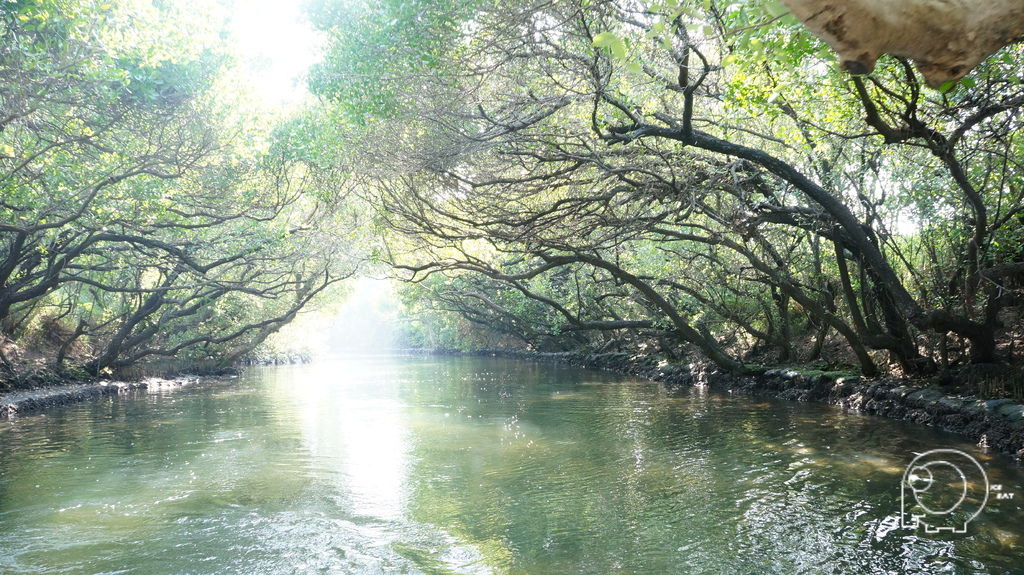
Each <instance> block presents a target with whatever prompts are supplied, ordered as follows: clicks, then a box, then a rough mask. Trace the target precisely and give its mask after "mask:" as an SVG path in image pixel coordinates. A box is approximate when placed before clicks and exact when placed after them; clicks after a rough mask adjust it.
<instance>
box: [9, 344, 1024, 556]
mask: <svg viewBox="0 0 1024 575" xmlns="http://www.w3.org/2000/svg"><path fill="white" fill-rule="evenodd" d="M935 448H956V449H963V450H965V451H968V452H970V453H971V454H973V455H975V456H977V457H978V458H979V459H980V460H981V461H982V464H983V465H984V466H985V468H986V470H987V472H988V474H989V477H990V479H991V481H992V483H998V484H1002V485H1003V486H1004V489H1005V490H1006V491H1008V492H1015V497H1016V499H1014V500H1008V501H1007V500H1003V501H991V502H990V503H989V505H988V507H987V508H986V510H985V512H984V513H982V515H981V516H980V517H979V518H978V519H976V520H975V521H974V522H973V523H972V524H971V525H970V528H969V530H968V532H967V534H964V535H951V534H944V535H941V536H935V535H926V534H924V533H916V532H913V531H909V530H906V529H901V528H899V525H898V517H899V511H900V507H899V494H900V489H899V484H900V479H901V476H902V473H903V470H904V466H906V464H907V463H908V462H909V461H910V460H911V459H913V457H914V454H915V453H920V452H923V451H926V450H929V449H935ZM1022 498H1024V472H1022V470H1021V468H1019V467H1017V466H1015V465H1014V464H1013V462H1012V461H1011V460H1010V459H1009V458H1008V457H1005V456H999V455H987V454H984V453H981V452H980V451H979V450H978V449H976V448H975V447H973V446H971V445H969V444H966V443H965V442H964V441H962V440H961V439H959V438H958V437H956V436H953V435H950V434H945V433H942V432H938V431H934V430H930V429H927V428H922V427H918V426H912V425H907V424H902V423H899V422H894V421H889V420H885V419H881V418H876V417H865V416H860V415H856V414H846V413H843V412H841V411H839V410H837V409H833V408H830V407H826V406H821V405H805V404H796V403H789V402H770V401H765V400H760V399H751V398H747V397H733V396H729V395H724V394H716V393H708V392H706V391H704V390H701V389H691V390H681V391H666V390H665V389H664V388H662V387H660V386H659V385H657V384H653V383H648V382H638V381H633V380H629V379H627V378H622V377H618V376H614V375H610V374H605V373H601V372H593V371H585V370H576V369H569V368H563V367H558V366H552V365H537V364H529V363H520V362H514V361H506V360H497V359H465V358H463V359H450V358H412V359H409V358H404V359H399V358H363V359H353V360H345V361H339V362H335V363H330V364H322V365H315V366H304V367H286V368H274V369H265V370H255V371H252V372H250V373H249V374H247V375H246V376H244V377H243V378H241V380H240V381H238V382H234V383H230V384H210V385H207V386H199V387H196V388H193V389H186V390H180V391H177V392H152V393H147V392H139V393H136V394H134V395H130V396H125V397H114V398H107V399H105V400H101V401H98V402H95V403H87V404H80V405H74V406H68V407H64V408H57V409H53V410H50V411H48V412H46V413H45V414H43V415H38V416H30V417H22V418H18V419H14V420H12V421H4V422H0V573H3V574H5V575H6V574H10V575H16V574H29V573H31V574H37V573H55V574H56V573H61V574H101V573H102V574H122V573H124V574H128V573H131V574H140V575H158V574H186V573H187V574H223V573H244V574H286V573H287V574H290V573H303V574H304V573H309V574H312V573H346V574H349V573H352V574H371V573H381V574H385V573H386V574H391V573H425V574H450V573H480V574H485V573H509V574H524V575H525V574H530V575H541V574H552V575H554V574H558V575H564V574H574V573H579V574H612V573H615V574H628V573H636V574H668V573H682V574H690V573H695V574H699V573H708V574H711V573H714V574H719V573H723V574H724V573H730V574H732V573H779V574H783V573H784V574H790V573H893V574H902V573H997V574H1004V573H1024V511H1022V502H1021V499H1022Z"/></svg>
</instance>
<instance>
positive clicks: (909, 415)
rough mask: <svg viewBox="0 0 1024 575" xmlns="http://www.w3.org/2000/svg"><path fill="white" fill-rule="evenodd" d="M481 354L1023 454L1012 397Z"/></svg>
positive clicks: (630, 361)
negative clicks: (841, 414)
mask: <svg viewBox="0 0 1024 575" xmlns="http://www.w3.org/2000/svg"><path fill="white" fill-rule="evenodd" d="M480 353H481V354H484V355H494V356H498V357H509V358H515V359H525V360H532V361H555V362H558V363H565V364H568V365H573V366H577V367H584V368H590V369H602V370H607V371H614V372H616V373H621V374H624V375H631V376H635V377H640V378H644V379H650V380H653V381H660V382H664V383H665V384H666V385H669V386H689V385H704V386H707V387H709V388H711V389H716V390H719V391H725V392H729V393H742V394H745V395H754V396H761V397H776V398H780V399H788V400H794V401H816V402H821V403H828V404H831V405H836V406H839V407H843V408H846V409H850V410H854V411H857V412H859V413H865V414H871V415H880V416H882V417H888V418H891V419H899V420H904V421H910V422H913V423H918V424H922V425H930V426H934V427H938V428H940V429H943V430H946V431H950V432H953V433H957V434H960V435H963V436H965V437H967V438H969V439H970V440H972V441H975V442H977V443H978V444H979V445H982V446H985V447H988V448H991V449H994V450H998V451H1002V452H1006V453H1010V454H1013V455H1014V456H1016V457H1017V458H1018V459H1024V405H1021V404H1020V403H1016V402H1014V401H1012V400H1009V399H990V400H984V399H977V398H974V397H959V396H954V395H947V394H945V393H943V392H941V391H939V390H938V389H935V388H933V387H927V386H925V385H922V384H921V383H919V382H914V381H908V380H899V379H862V378H860V377H855V376H848V375H845V374H842V373H838V372H823V371H797V370H792V369H776V370H768V371H767V372H766V373H765V374H764V375H760V376H734V375H731V374H728V373H722V372H720V371H717V370H715V369H714V368H711V367H708V366H704V365H692V364H691V365H679V364H667V363H665V362H660V361H659V360H657V359H656V358H651V357H645V356H634V355H630V354H627V353H606V354H578V353H571V352H566V353H538V352H529V351H520V350H511V351H508V350H492V351H485V352H480Z"/></svg>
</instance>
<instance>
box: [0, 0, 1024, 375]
mask: <svg viewBox="0 0 1024 575" xmlns="http://www.w3.org/2000/svg"><path fill="white" fill-rule="evenodd" d="M187 12H188V10H185V9H183V8H182V7H181V6H180V5H178V4H176V3H173V2H168V3H153V4H149V3H145V2H142V3H136V2H129V1H127V0H125V1H123V2H99V1H94V0H62V1H61V2H54V1H51V0H23V1H18V2H8V3H5V4H4V7H3V8H2V9H0V33H2V34H3V37H4V43H3V45H2V47H0V77H2V78H3V80H2V82H0V99H2V102H3V108H2V115H0V178H2V182H3V183H2V192H0V329H2V332H3V334H5V336H6V337H8V338H11V339H13V340H15V341H25V340H26V338H31V337H36V338H44V339H45V338H49V339H50V340H52V341H51V342H50V343H51V344H52V345H53V346H54V348H55V349H56V350H57V353H56V354H55V357H54V358H53V360H54V361H55V363H56V364H58V365H63V364H64V363H66V362H68V361H71V362H72V363H76V364H77V365H78V366H79V367H81V368H83V369H85V370H87V371H89V372H91V373H94V374H98V373H103V372H105V371H109V370H112V369H117V368H119V367H123V366H127V365H131V364H134V363H138V362H140V361H146V360H147V359H152V358H155V357H179V358H195V359H197V360H199V359H201V360H208V361H213V362H216V363H219V364H222V365H227V364H230V363H231V362H233V361H237V360H238V359H239V358H241V357H243V356H245V355H246V354H248V353H251V351H252V350H253V349H254V348H255V347H256V346H258V345H260V343H261V342H263V341H264V340H266V338H267V337H269V336H270V335H271V334H272V333H273V332H275V331H276V330H278V329H279V328H280V327H282V326H283V325H285V324H286V323H288V322H289V321H291V320H293V319H294V318H295V317H296V316H297V314H299V312H300V310H302V309H303V308H304V307H305V306H307V304H309V303H310V302H311V301H313V300H314V299H315V298H316V297H317V296H318V294H322V293H324V292H325V290H328V289H329V288H330V287H331V286H332V285H335V284H337V283H338V282H340V281H341V280H342V279H344V278H346V277H348V276H350V275H352V274H354V273H356V272H357V270H359V269H364V268H374V269H376V270H377V271H378V273H385V272H383V271H382V270H389V271H387V272H386V273H390V274H391V275H393V276H394V277H396V278H399V279H401V280H404V281H405V282H407V283H406V285H405V286H404V288H403V289H402V293H403V297H404V301H405V306H406V312H407V314H408V317H409V319H410V322H411V325H412V326H413V327H411V328H410V334H409V335H410V337H411V338H412V339H411V341H412V342H413V343H414V344H415V345H423V346H431V347H451V348H473V347H491V346H517V347H526V348H530V349H536V350H541V351H565V350H575V351H580V350H583V351H587V352H602V351H623V352H629V353H640V354H650V355H660V356H662V357H664V358H665V359H666V360H669V361H697V360H706V361H710V362H712V363H714V364H716V365H717V366H718V367H719V368H721V369H724V370H727V371H730V372H733V373H756V372H759V371H762V370H764V369H765V368H766V367H768V366H772V365H779V364H788V363H807V362H810V363H820V364H824V365H828V366H831V367H836V368H842V369H848V370H851V371H859V372H861V373H863V374H867V375H876V374H881V373H900V374H905V375H913V376H917V375H929V374H933V373H936V372H939V371H950V370H956V369H961V368H970V367H971V366H975V365H978V364H1004V365H1006V364H1012V363H1014V362H1016V361H1018V358H1017V356H1018V355H1019V351H1018V350H1017V347H1019V340H1020V338H1021V337H1022V335H1024V331H1022V327H1024V326H1022V322H1021V313H1020V304H1021V290H1022V286H1024V249H1022V247H1021V246H1022V243H1021V240H1022V237H1021V236H1022V231H1021V230H1022V229H1024V225H1022V224H1024V184H1022V182H1024V173H1022V166H1021V163H1020V159H1021V158H1022V151H1021V147H1022V142H1021V140H1020V136H1019V129H1018V128H1019V122H1020V114H1021V106H1022V104H1024V89H1022V87H1021V86H1022V85H1024V82H1022V80H1021V74H1022V71H1021V68H1020V65H1019V62H1020V57H1021V50H1022V48H1021V47H1020V45H1019V44H1010V45H1009V46H1006V47H1003V48H1001V49H1000V50H998V51H997V52H995V53H994V54H992V55H991V56H990V57H988V58H987V59H985V60H984V61H982V62H981V63H980V65H978V67H977V68H974V69H973V70H971V71H970V72H969V73H967V70H966V69H964V70H959V71H957V72H956V73H953V72H952V71H949V70H947V72H949V73H950V74H951V76H950V77H951V78H952V79H958V78H960V77H961V76H964V74H966V76H964V77H963V78H962V79H961V80H959V81H958V82H956V83H953V82H944V83H942V85H940V86H939V89H934V88H933V87H929V82H930V83H931V86H935V85H936V82H934V81H932V80H933V78H928V80H927V81H926V77H925V76H922V75H921V73H920V72H919V71H918V70H917V69H915V67H914V62H912V61H910V60H908V59H906V58H905V57H904V56H907V55H908V54H904V53H901V52H899V50H895V53H896V56H882V57H881V59H880V60H879V61H878V64H877V66H875V67H874V70H873V71H872V72H871V73H870V74H861V75H851V74H849V73H848V72H847V71H844V70H841V69H840V68H839V67H838V66H836V55H835V54H834V53H833V52H832V50H831V49H830V48H829V46H828V45H826V44H825V43H824V42H823V41H821V40H819V39H818V38H816V37H815V36H814V35H813V34H812V33H811V32H810V31H808V30H807V29H806V28H805V27H804V26H803V25H802V24H801V23H800V21H798V20H797V19H796V18H795V17H794V16H793V15H791V14H790V13H789V12H788V10H787V9H786V7H785V6H783V5H782V4H780V3H778V2H775V1H773V0H756V1H753V2H744V3H727V2H718V1H716V0H700V1H697V0H628V1H619V0H616V1H614V2H612V1H609V0H578V1H573V2H563V1H560V0H556V1H551V2H540V3H536V2H511V3H509V2H501V3H499V2H492V1H490V0H474V1H473V2H438V1H431V2H427V1H416V2H396V1H392V0H366V1H364V2H358V3H355V2H345V1H341V0H317V1H316V2H313V3H311V4H310V5H309V8H308V13H309V18H310V20H311V22H312V23H313V25H314V26H315V28H316V29H317V30H318V31H319V33H320V34H322V35H323V38H324V39H325V42H324V44H325V46H324V57H323V59H322V61H321V62H320V63H319V64H317V65H316V66H315V67H314V68H313V70H311V71H310V74H309V89H310V91H311V92H312V94H313V98H311V99H310V101H308V102H307V103H306V104H305V105H304V107H302V108H301V109H300V110H298V111H297V112H295V113H292V114H281V115H278V116H273V115H268V114H264V113H258V112H254V111H253V110H252V109H250V108H247V107H246V104H245V102H244V98H243V97H238V96H235V95H234V94H235V92H237V91H238V90H237V89H236V87H235V86H232V85H231V84H230V82H229V81H228V80H226V78H230V77H231V73H232V72H231V69H232V66H233V65H234V62H233V61H232V57H231V56H230V54H229V53H228V52H227V51H226V50H225V49H224V46H223V35H224V31H223V26H221V24H218V23H217V21H216V20H217V19H216V18H211V17H203V16H201V15H200V16H197V15H196V14H191V13H190V15H188V16H186V13H187ZM798 15H800V16H801V17H803V18H805V19H806V15H805V14H803V13H802V12H801V13H799V14H798ZM186 18H187V20H183V19H186ZM199 27H202V29H203V33H201V34H200V33H199V32H198V30H199ZM890 51H892V50H890ZM880 53H881V51H879V54H880ZM879 54H874V53H873V54H872V55H871V56H872V58H874V57H876V56H878V55H879ZM910 56H911V57H915V58H918V57H917V56H916V54H915V55H910ZM922 62H923V60H921V59H920V58H918V62H917V63H918V64H921V63H922ZM872 63H873V60H872ZM846 67H847V68H848V69H849V70H852V71H854V72H868V69H867V68H864V69H861V68H858V67H851V66H846ZM922 69H924V68H922ZM925 72H926V73H927V72H928V70H927V69H925ZM33 334H35V335H33ZM3 349H5V348H3ZM3 349H0V351H3ZM69 358H72V359H71V360H69ZM0 360H2V361H0V363H2V364H3V366H4V367H5V369H7V370H8V371H10V370H11V369H12V365H11V362H10V358H6V357H0Z"/></svg>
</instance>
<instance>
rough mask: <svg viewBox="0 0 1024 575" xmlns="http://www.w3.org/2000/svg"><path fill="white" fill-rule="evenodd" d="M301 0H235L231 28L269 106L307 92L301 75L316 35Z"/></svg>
mask: <svg viewBox="0 0 1024 575" xmlns="http://www.w3.org/2000/svg"><path fill="white" fill-rule="evenodd" d="M302 5H303V2H302V1H301V0H235V8H234V10H233V11H232V14H231V31H232V35H233V40H234V42H235V45H236V46H237V49H238V52H239V54H240V55H241V56H242V57H243V62H242V64H243V66H244V67H245V69H246V72H247V74H248V75H249V77H250V79H251V82H252V83H253V85H254V87H255V88H256V92H257V95H258V96H260V97H261V98H262V99H263V100H264V102H265V103H266V104H268V105H278V106H287V105H289V104H293V103H295V102H297V101H299V100H301V99H302V98H303V97H304V96H305V94H306V93H307V92H306V88H305V75H306V72H307V71H308V70H309V67H310V66H311V65H312V64H313V63H314V62H316V61H317V59H318V58H319V50H320V45H319V40H318V38H317V35H316V33H315V32H314V30H313V28H312V26H311V25H310V24H309V22H308V21H307V20H306V18H305V14H304V12H303V8H302Z"/></svg>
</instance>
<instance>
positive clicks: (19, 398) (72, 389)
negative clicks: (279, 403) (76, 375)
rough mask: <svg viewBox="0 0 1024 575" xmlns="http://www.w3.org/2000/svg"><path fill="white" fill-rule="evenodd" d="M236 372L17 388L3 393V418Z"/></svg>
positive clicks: (0, 408)
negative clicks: (206, 375) (26, 388)
mask: <svg viewBox="0 0 1024 575" xmlns="http://www.w3.org/2000/svg"><path fill="white" fill-rule="evenodd" d="M234 377H235V376H232V375H226V376H216V377H202V378H201V377H198V376H181V377H175V378H173V379H163V378H156V377H151V378H147V379H143V380H139V381H101V382H92V383H74V382H72V383H67V384H64V385H57V386H52V387H43V388H38V389H31V390H26V391H15V392H10V393H5V394H2V395H0V418H10V417H14V416H17V415H25V414H30V413H33V412H37V411H40V410H43V409H47V408H50V407H55V406H58V405H68V404H71V403H78V402H81V401H89V400H93V399H98V398H101V397H106V396H110V395H117V394H119V393H126V392H129V391H134V390H142V389H174V388H180V387H183V386H186V385H192V384H195V383H198V382H200V381H204V382H205V381H218V380H226V379H233V378H234Z"/></svg>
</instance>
